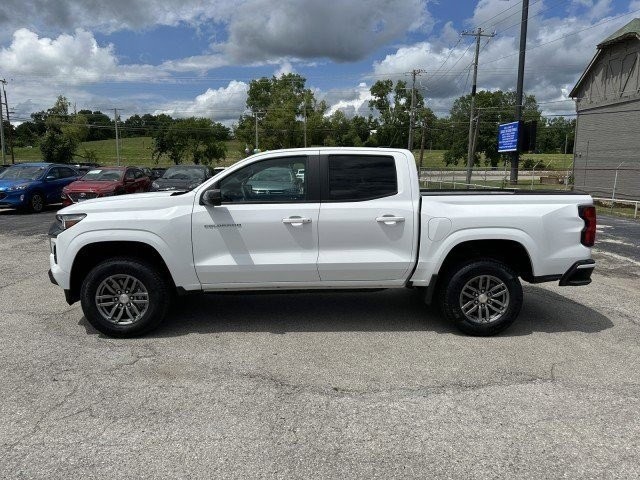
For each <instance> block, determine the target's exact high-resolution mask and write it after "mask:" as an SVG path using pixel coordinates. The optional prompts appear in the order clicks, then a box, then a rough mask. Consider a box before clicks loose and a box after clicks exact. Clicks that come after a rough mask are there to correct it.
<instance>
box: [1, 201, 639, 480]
mask: <svg viewBox="0 0 640 480" xmlns="http://www.w3.org/2000/svg"><path fill="white" fill-rule="evenodd" d="M53 215H54V212H53V211H49V212H47V213H44V214H40V215H32V216H24V215H16V214H13V213H10V212H8V211H0V258H1V259H2V260H1V265H2V275H1V276H0V313H1V315H0V317H1V318H0V328H1V331H2V337H1V338H2V344H1V348H0V378H1V379H2V381H1V382H0V394H1V398H2V400H1V402H0V444H1V446H0V477H2V478H12V479H13V478H47V479H50V478H65V479H66V478H105V479H112V478H123V479H124V478H159V477H164V478H166V477H171V478H225V479H226V478H354V477H358V478H430V477H442V478H487V477H509V478H559V477H570V478H594V477H598V478H637V477H638V476H639V475H640V462H639V461H638V459H639V458H640V416H639V414H638V412H639V411H640V385H639V384H640V361H639V359H640V355H639V354H640V347H639V345H638V344H639V341H640V325H639V324H640V317H639V315H638V305H640V288H639V286H640V247H639V244H640V223H636V222H631V221H626V220H618V219H614V218H603V219H601V220H600V224H601V228H600V233H601V234H600V237H599V240H600V243H599V244H598V250H597V252H596V255H595V256H596V259H597V261H598V268H597V269H596V272H597V273H596V274H594V282H593V283H592V284H591V285H590V286H588V287H582V288H560V287H557V286H555V285H546V284H545V285H542V286H531V285H526V286H525V290H526V291H525V294H526V295H525V304H524V307H523V312H522V314H521V316H520V319H519V321H518V322H517V323H516V324H515V325H514V326H513V327H512V328H511V329H510V330H508V331H507V332H505V334H503V335H501V336H498V337H494V338H471V337H465V336H462V335H459V334H458V333H457V332H456V331H454V330H453V329H452V328H450V327H449V325H448V324H446V323H445V322H444V321H443V320H441V319H440V318H439V317H438V316H437V315H436V314H435V313H434V312H432V311H430V310H428V309H426V308H425V307H424V306H423V305H422V304H421V303H420V301H419V299H418V298H417V296H416V295H415V294H414V293H413V292H411V291H405V290H401V291H387V292H378V293H357V294H355V293H336V294H332V295H328V294H313V295H310V294H299V295H245V296H231V295H210V296H206V297H191V298H188V299H187V300H183V301H182V302H181V303H180V305H178V306H177V307H176V308H175V311H174V313H173V314H172V315H171V318H170V319H169V321H168V322H167V323H166V324H165V325H164V327H163V328H162V329H161V330H159V331H158V332H156V333H155V334H154V335H152V336H149V337H145V338H140V339H135V340H112V339H109V338H106V337H103V336H101V335H98V334H97V332H96V331H94V330H93V329H92V328H91V327H90V326H89V325H88V323H87V322H86V321H85V320H84V319H83V317H82V312H81V310H80V308H79V306H78V305H74V306H72V307H69V306H68V305H67V304H66V303H65V302H64V298H63V294H62V292H61V291H60V290H59V289H58V288H57V287H55V286H54V285H51V284H50V283H49V280H48V278H47V269H48V251H47V248H48V247H47V240H46V236H45V235H44V232H46V230H47V229H48V226H49V224H50V223H51V221H52V218H53Z"/></svg>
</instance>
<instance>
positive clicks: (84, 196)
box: [62, 167, 151, 206]
mask: <svg viewBox="0 0 640 480" xmlns="http://www.w3.org/2000/svg"><path fill="white" fill-rule="evenodd" d="M150 186H151V179H150V178H149V177H147V176H146V175H145V174H144V172H143V171H142V170H140V169H139V168H136V167H100V168H95V169H93V170H89V172H87V174H86V175H85V176H84V177H82V178H81V179H79V180H78V181H76V182H73V183H72V184H70V185H68V186H66V187H65V188H64V189H63V191H62V203H63V205H65V206H68V205H71V204H73V203H78V202H82V201H83V200H89V199H91V198H98V197H110V196H112V195H124V194H126V193H138V192H147V191H149V187H150Z"/></svg>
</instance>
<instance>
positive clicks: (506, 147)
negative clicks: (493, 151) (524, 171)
mask: <svg viewBox="0 0 640 480" xmlns="http://www.w3.org/2000/svg"><path fill="white" fill-rule="evenodd" d="M519 136H520V122H511V123H503V124H501V125H498V152H517V151H518V137H519Z"/></svg>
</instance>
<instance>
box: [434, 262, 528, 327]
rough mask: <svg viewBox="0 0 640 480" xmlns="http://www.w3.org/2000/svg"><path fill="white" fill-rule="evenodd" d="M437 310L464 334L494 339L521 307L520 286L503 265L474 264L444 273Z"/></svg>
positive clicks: (490, 263)
mask: <svg viewBox="0 0 640 480" xmlns="http://www.w3.org/2000/svg"><path fill="white" fill-rule="evenodd" d="M443 280H444V282H443V285H442V289H441V293H440V298H439V301H440V307H441V311H442V313H443V314H444V316H445V317H446V318H447V319H448V320H450V321H452V322H453V323H454V325H455V326H456V327H457V328H458V329H459V330H461V331H462V332H464V333H467V334H469V335H477V336H490V335H495V334H497V333H499V332H501V331H503V330H504V329H506V328H507V327H509V326H510V325H511V324H512V323H513V322H514V320H515V319H516V318H517V317H518V314H519V313H520V308H521V307H522V285H521V284H520V280H519V279H518V275H517V274H516V273H515V272H514V271H513V270H512V269H511V268H509V267H508V266H507V265H505V264H503V263H501V262H498V261H496V260H493V259H479V260H474V261H473V262H471V263H468V264H460V265H458V266H457V267H454V268H452V269H451V270H449V271H448V273H447V275H446V276H445V278H444V279H443Z"/></svg>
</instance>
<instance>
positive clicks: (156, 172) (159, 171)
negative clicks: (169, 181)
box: [151, 167, 167, 180]
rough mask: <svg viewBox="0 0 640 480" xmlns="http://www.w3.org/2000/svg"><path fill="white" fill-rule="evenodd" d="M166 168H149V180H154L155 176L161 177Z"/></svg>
mask: <svg viewBox="0 0 640 480" xmlns="http://www.w3.org/2000/svg"><path fill="white" fill-rule="evenodd" d="M166 171H167V169H166V168H163V167H154V168H152V169H151V180H156V179H157V178H162V175H164V172H166Z"/></svg>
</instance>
